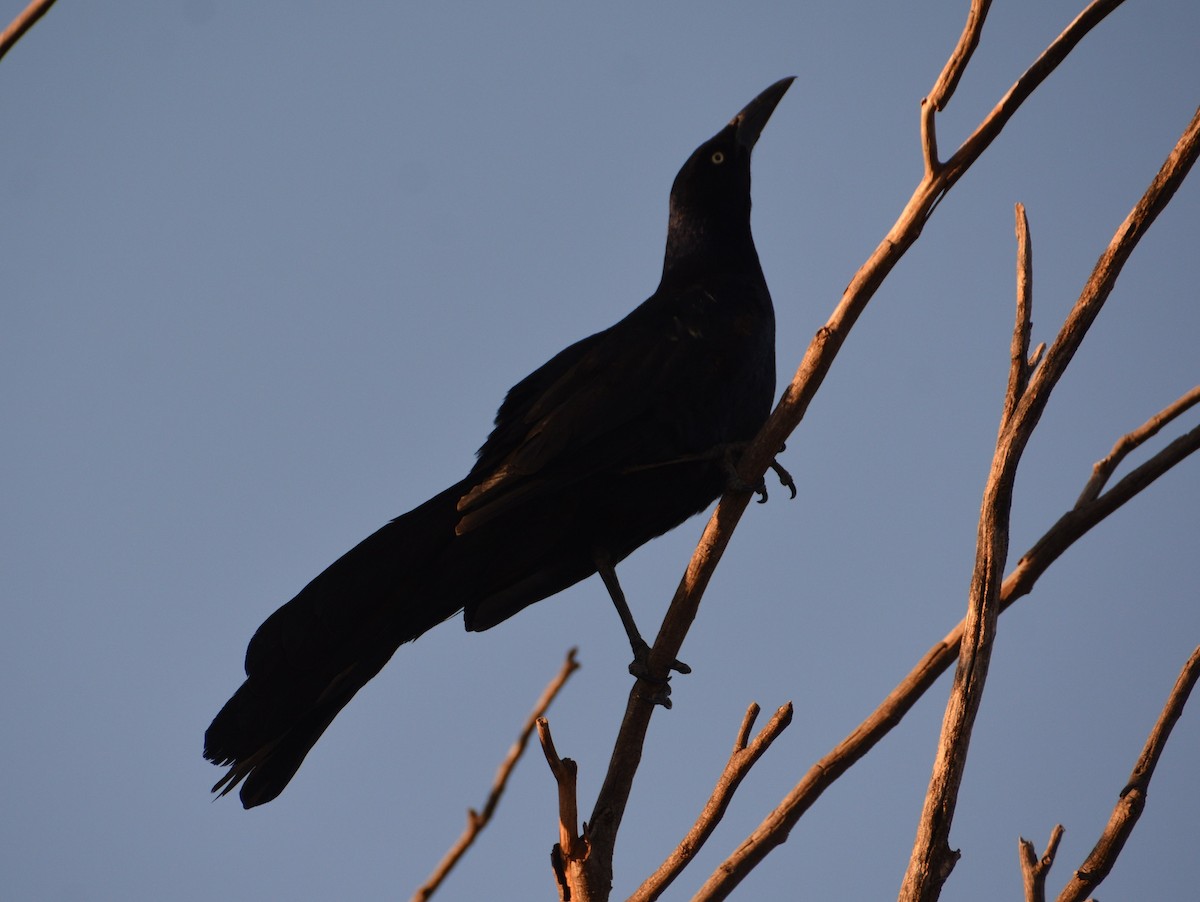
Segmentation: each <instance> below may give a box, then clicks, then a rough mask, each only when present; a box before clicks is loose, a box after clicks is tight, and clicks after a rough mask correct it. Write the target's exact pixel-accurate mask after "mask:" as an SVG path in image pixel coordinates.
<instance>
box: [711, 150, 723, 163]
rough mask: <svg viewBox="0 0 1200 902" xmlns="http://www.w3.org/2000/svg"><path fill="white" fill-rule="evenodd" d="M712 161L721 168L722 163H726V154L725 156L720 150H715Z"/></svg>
mask: <svg viewBox="0 0 1200 902" xmlns="http://www.w3.org/2000/svg"><path fill="white" fill-rule="evenodd" d="M712 161H713V162H714V163H716V164H717V165H718V166H720V165H721V164H722V163H724V162H725V154H723V153H722V152H721V151H719V150H715V151H713V155H712Z"/></svg>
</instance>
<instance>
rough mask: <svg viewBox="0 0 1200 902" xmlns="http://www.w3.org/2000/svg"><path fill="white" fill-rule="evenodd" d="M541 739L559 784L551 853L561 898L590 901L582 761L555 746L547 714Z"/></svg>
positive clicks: (542, 720) (540, 728) (541, 723)
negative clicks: (579, 787)
mask: <svg viewBox="0 0 1200 902" xmlns="http://www.w3.org/2000/svg"><path fill="white" fill-rule="evenodd" d="M537 732H538V740H539V741H540V742H541V744H542V752H543V753H545V755H546V763H547V764H549V765H550V773H552V774H553V775H554V781H555V782H556V783H557V784H558V842H557V843H555V844H554V849H553V850H552V851H551V853H550V862H551V865H552V867H553V868H554V878H555V880H556V881H557V882H558V895H559V898H560V899H562V900H563V902H566V900H575V902H589V900H590V899H591V893H590V891H589V889H588V887H587V885H586V883H584V881H583V880H582V867H581V866H582V863H583V862H584V861H586V860H587V855H588V840H587V825H586V824H585V825H584V834H583V835H582V836H581V835H580V833H579V829H578V826H577V825H578V824H579V803H578V801H577V795H576V779H577V777H578V776H579V765H578V764H576V763H575V762H574V761H573V760H572V759H570V758H560V757H559V756H558V751H557V750H556V749H555V748H554V738H553V737H552V736H551V735H550V722H549V721H547V720H546V718H544V717H539V718H538V720H537Z"/></svg>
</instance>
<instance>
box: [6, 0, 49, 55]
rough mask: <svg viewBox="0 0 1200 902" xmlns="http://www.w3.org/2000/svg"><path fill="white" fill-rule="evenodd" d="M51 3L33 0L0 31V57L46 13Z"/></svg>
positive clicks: (46, 0) (47, 0) (45, 0)
mask: <svg viewBox="0 0 1200 902" xmlns="http://www.w3.org/2000/svg"><path fill="white" fill-rule="evenodd" d="M53 5H54V0H33V2H32V3H30V4H29V5H28V6H27V7H25V9H23V10H22V11H21V13H20V15H18V16H17V17H16V18H15V19H13V20H12V22H10V23H9V25H8V27H7V28H6V29H4V31H3V32H2V33H0V59H4V54H6V53H8V51H9V50H11V49H12V48H13V45H14V44H16V43H17V41H19V40H21V38H22V36H24V34H25V32H27V31H29V29H31V28H33V26H34V23H36V22H37V20H38V19H40V18H41V17H42V16H44V15H46V13H47V12H48V11H49V9H50V7H52V6H53Z"/></svg>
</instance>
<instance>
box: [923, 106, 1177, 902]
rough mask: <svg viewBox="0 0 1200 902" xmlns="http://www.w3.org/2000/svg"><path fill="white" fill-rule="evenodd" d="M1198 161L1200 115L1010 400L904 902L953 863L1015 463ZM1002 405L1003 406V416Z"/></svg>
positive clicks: (928, 895) (937, 884)
mask: <svg viewBox="0 0 1200 902" xmlns="http://www.w3.org/2000/svg"><path fill="white" fill-rule="evenodd" d="M1197 153H1200V109H1197V111H1196V113H1195V115H1193V117H1192V120H1191V122H1190V123H1189V124H1188V127H1187V128H1186V129H1185V130H1184V133H1183V135H1182V136H1181V137H1180V138H1179V141H1178V142H1177V143H1176V145H1175V147H1174V148H1173V149H1172V151H1171V153H1170V154H1169V155H1168V157H1167V159H1166V161H1165V162H1164V163H1163V165H1162V167H1161V168H1160V169H1159V171H1158V174H1157V175H1156V176H1155V177H1154V179H1153V180H1152V181H1151V183H1150V187H1149V188H1147V189H1146V192H1145V193H1144V194H1143V195H1142V198H1141V199H1140V200H1139V201H1138V203H1137V204H1136V205H1135V206H1134V208H1133V210H1131V211H1130V213H1129V215H1128V216H1126V217H1125V220H1124V222H1122V223H1121V225H1120V226H1119V227H1118V229H1117V231H1116V234H1115V235H1114V236H1113V238H1112V241H1111V242H1109V245H1108V248H1107V249H1106V250H1105V251H1104V253H1103V254H1101V256H1100V259H1099V260H1098V261H1097V262H1096V265H1095V267H1094V268H1093V270H1092V274H1091V276H1090V277H1089V279H1088V281H1087V283H1086V284H1085V285H1084V288H1083V291H1082V293H1081V294H1080V296H1079V299H1078V300H1077V301H1076V302H1075V306H1074V307H1073V308H1072V309H1071V312H1070V313H1069V314H1068V315H1067V318H1066V321H1065V322H1064V323H1063V326H1062V329H1060V330H1059V333H1058V337H1057V338H1055V340H1054V343H1053V344H1052V345H1051V346H1050V348H1049V350H1048V351H1047V352H1046V359H1045V360H1044V361H1043V362H1042V364H1041V366H1040V367H1039V368H1038V370H1037V372H1035V373H1034V374H1033V377H1032V379H1031V380H1030V383H1029V386H1028V389H1027V391H1025V392H1024V394H1022V395H1021V396H1020V398H1018V399H1016V401H1015V409H1014V410H1013V411H1012V415H1011V417H1009V419H1008V422H1007V423H1006V424H1003V425H1002V427H1001V434H1000V438H999V440H998V441H997V444H996V454H995V456H994V458H993V462H992V472H991V474H990V475H989V477H988V485H987V488H986V489H985V491H984V503H983V508H982V511H981V514H980V526H979V539H978V544H977V551H976V559H975V569H974V573H973V575H972V578H971V592H970V604H969V607H968V613H967V619H966V630H965V632H964V638H963V643H962V647H961V649H960V651H959V663H958V668H957V670H956V672H955V677H954V685H953V688H952V690H951V695H950V700H949V702H948V703H947V707H946V716H945V720H944V721H943V724H942V737H941V740H940V741H939V744H938V754H937V758H936V760H935V764H934V771H933V775H932V777H931V778H930V784H929V793H928V795H927V796H926V800H925V807H924V811H923V812H922V815H921V820H920V822H919V825H918V828H917V841H916V843H915V844H914V847H913V853H912V858H911V859H910V861H909V868H908V873H907V874H906V875H905V878H904V883H903V885H902V887H901V891H900V900H901V902H929V900H934V899H937V898H938V895H939V894H940V892H941V887H942V884H943V883H944V882H945V880H946V878H947V877H948V876H949V875H950V871H951V870H952V869H953V867H954V863H955V861H957V859H958V853H957V852H954V851H951V849H950V847H949V836H950V826H951V824H952V823H953V820H954V808H955V803H956V801H957V798H958V790H959V786H960V785H961V782H962V775H963V772H964V771H965V768H966V757H967V751H968V748H969V745H970V739H971V729H972V727H973V725H974V720H975V716H976V714H977V713H978V710H979V705H980V703H981V701H982V696H983V688H984V685H985V683H986V680H987V669H988V663H989V660H990V656H991V646H992V643H993V641H994V639H995V627H996V619H997V617H998V616H999V606H998V601H999V591H1000V585H999V574H1000V572H1001V571H1000V568H1001V567H1003V566H1004V560H1005V557H1006V556H1007V553H1008V517H1009V511H1010V508H1011V506H1012V486H1013V482H1014V480H1015V478H1016V470H1017V465H1018V464H1019V462H1020V459H1021V454H1022V452H1023V451H1024V449H1025V446H1026V444H1027V443H1028V441H1029V438H1030V437H1031V436H1032V434H1033V431H1034V429H1036V428H1037V424H1038V421H1039V420H1040V419H1041V415H1042V412H1043V411H1044V410H1045V407H1046V404H1047V402H1048V401H1049V400H1050V394H1051V392H1052V391H1053V390H1054V387H1055V385H1057V383H1058V380H1059V379H1060V378H1061V377H1062V375H1063V373H1064V372H1066V368H1067V366H1068V365H1069V364H1070V362H1071V359H1072V358H1073V357H1074V355H1075V352H1076V350H1078V348H1079V345H1080V344H1081V343H1082V341H1083V339H1084V337H1085V336H1086V335H1087V331H1088V329H1089V328H1090V326H1091V324H1092V323H1093V322H1095V319H1096V317H1097V315H1099V313H1100V309H1101V308H1102V307H1103V306H1104V302H1105V301H1106V300H1107V299H1108V296H1109V294H1110V293H1111V292H1112V289H1113V286H1114V285H1115V284H1116V280H1117V277H1118V276H1119V275H1120V274H1121V270H1122V269H1123V267H1124V265H1125V262H1126V261H1127V260H1128V259H1129V256H1130V254H1132V253H1133V249H1134V248H1135V247H1137V244H1138V242H1139V241H1140V240H1141V238H1142V236H1143V235H1144V234H1145V233H1146V231H1147V229H1149V227H1150V225H1151V224H1152V223H1153V222H1154V220H1155V218H1156V217H1157V216H1158V214H1159V212H1161V211H1162V209H1163V208H1164V207H1165V206H1166V205H1167V203H1168V202H1169V201H1170V199H1171V197H1172V196H1173V195H1174V193H1175V191H1176V189H1177V188H1178V187H1179V185H1180V183H1182V181H1183V179H1184V178H1185V177H1186V176H1187V173H1188V172H1189V171H1190V169H1191V166H1192V164H1193V163H1194V162H1195V160H1196V156H1197ZM1019 318H1020V315H1019V314H1018V319H1019ZM1007 404H1008V402H1007V401H1006V407H1007Z"/></svg>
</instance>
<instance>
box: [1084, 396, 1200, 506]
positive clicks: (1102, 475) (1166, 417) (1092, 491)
mask: <svg viewBox="0 0 1200 902" xmlns="http://www.w3.org/2000/svg"><path fill="white" fill-rule="evenodd" d="M1197 402H1200V385H1197V386H1196V387H1195V388H1193V389H1192V390H1191V391H1189V392H1188V393H1187V394H1185V395H1184V396H1183V397H1182V398H1180V399H1179V400H1178V401H1176V402H1175V403H1174V404H1172V405H1170V406H1169V407H1166V408H1164V409H1163V410H1160V411H1159V412H1158V413H1156V414H1155V415H1154V416H1152V417H1151V418H1150V419H1148V420H1147V421H1146V422H1145V423H1143V424H1142V425H1141V426H1139V427H1138V428H1137V429H1135V430H1133V432H1130V433H1127V434H1126V435H1123V436H1121V438H1120V439H1118V440H1117V443H1116V444H1115V445H1113V449H1112V450H1111V451H1109V452H1108V456H1107V457H1105V458H1104V459H1103V460H1098V461H1096V463H1095V465H1094V466H1093V467H1092V478H1091V479H1089V480H1088V483H1087V485H1085V486H1084V487H1083V492H1082V493H1081V494H1080V496H1079V500H1078V501H1077V502H1075V505H1076V507H1078V506H1079V505H1081V504H1087V503H1088V502H1089V501H1094V500H1095V499H1096V496H1097V495H1099V494H1100V490H1101V489H1102V488H1104V485H1105V483H1107V482H1108V480H1109V477H1111V476H1112V474H1113V470H1115V469H1116V468H1117V467H1118V466H1119V465H1120V463H1121V461H1123V460H1124V459H1125V457H1126V455H1128V454H1129V453H1130V452H1131V451H1133V450H1134V449H1136V448H1137V447H1138V446H1140V445H1141V444H1142V442H1144V441H1146V440H1147V439H1150V438H1152V437H1154V436H1155V435H1157V434H1158V432H1159V430H1160V429H1162V428H1163V427H1164V426H1166V425H1167V424H1168V423H1169V422H1171V421H1172V420H1173V419H1175V418H1176V417H1177V416H1179V415H1180V414H1181V413H1183V412H1184V411H1185V410H1187V409H1188V408H1190V407H1192V406H1193V405H1194V404H1196V403H1197Z"/></svg>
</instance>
